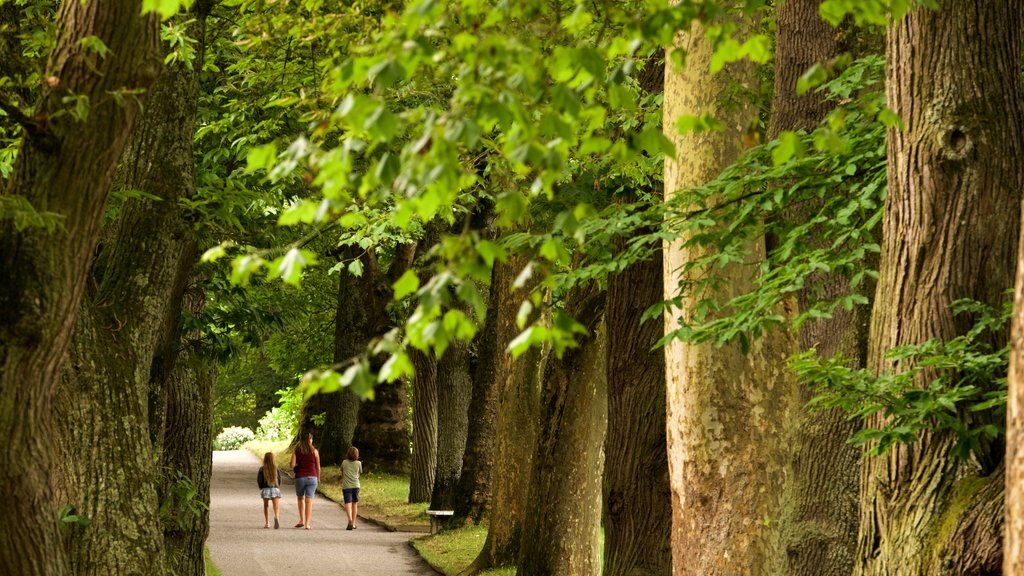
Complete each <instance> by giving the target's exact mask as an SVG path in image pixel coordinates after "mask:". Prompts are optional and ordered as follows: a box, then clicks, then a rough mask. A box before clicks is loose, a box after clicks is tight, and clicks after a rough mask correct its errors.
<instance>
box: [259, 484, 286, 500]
mask: <svg viewBox="0 0 1024 576" xmlns="http://www.w3.org/2000/svg"><path fill="white" fill-rule="evenodd" d="M260 496H262V497H263V499H264V500H273V499H274V498H280V497H281V489H280V488H278V487H277V486H270V487H269V488H262V489H261V490H260Z"/></svg>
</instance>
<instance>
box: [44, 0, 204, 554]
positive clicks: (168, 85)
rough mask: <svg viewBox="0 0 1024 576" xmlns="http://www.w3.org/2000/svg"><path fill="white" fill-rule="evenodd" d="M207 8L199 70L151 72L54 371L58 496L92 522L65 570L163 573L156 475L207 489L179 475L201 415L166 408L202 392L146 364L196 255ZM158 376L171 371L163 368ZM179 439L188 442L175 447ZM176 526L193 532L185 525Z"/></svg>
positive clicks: (196, 19) (170, 327) (174, 317)
mask: <svg viewBox="0 0 1024 576" xmlns="http://www.w3.org/2000/svg"><path fill="white" fill-rule="evenodd" d="M208 9H209V4H208V3H206V2H203V3H199V4H198V5H197V6H196V11H195V12H194V13H193V14H192V16H193V17H192V18H191V22H192V25H191V29H190V30H189V32H190V33H191V34H195V36H196V37H197V38H198V40H197V41H195V47H196V51H197V55H198V59H197V61H196V62H192V61H185V62H178V63H175V64H173V65H172V66H170V67H169V69H168V70H167V71H165V72H164V73H163V74H161V76H160V79H159V80H158V81H157V83H156V84H155V85H154V86H153V88H152V90H151V96H152V97H151V98H150V100H149V101H148V105H147V107H146V110H145V111H144V113H143V114H142V115H141V117H140V118H139V119H138V121H137V122H136V123H135V126H134V128H133V132H132V135H131V138H130V139H129V143H128V146H127V147H126V148H125V154H124V157H123V158H122V160H121V163H120V165H119V167H118V172H117V179H116V180H117V182H116V186H117V191H116V193H117V194H118V195H120V194H125V195H128V196H129V199H128V200H127V201H125V202H124V203H123V204H122V205H121V206H120V207H119V208H120V209H119V214H118V218H117V221H116V222H115V223H113V225H114V226H115V227H116V232H114V233H113V234H112V240H111V241H110V242H108V243H106V245H102V246H101V248H102V250H101V251H100V255H99V257H98V258H97V259H96V264H95V269H94V278H95V281H96V284H97V286H96V288H95V289H94V290H89V293H88V294H87V296H86V297H85V298H84V299H83V302H82V311H81V313H80V319H79V321H78V323H77V325H76V327H75V332H74V336H73V339H72V343H71V350H70V354H69V356H70V359H71V364H70V366H69V367H68V369H67V371H66V373H65V374H64V382H63V384H62V388H61V392H60V403H59V410H58V415H59V417H60V423H61V428H62V430H61V431H62V433H63V434H62V435H61V439H62V440H63V442H64V454H65V459H64V461H65V466H66V467H67V468H69V469H68V470H67V475H66V479H65V484H64V486H65V487H66V488H67V494H66V495H65V496H66V497H67V501H68V502H70V503H72V504H73V505H74V506H75V507H76V510H77V512H76V513H77V514H78V515H80V516H83V517H86V518H88V519H89V522H90V526H89V529H87V530H78V529H76V530H72V531H71V533H70V537H69V538H68V542H69V548H70V558H71V565H72V567H73V569H74V570H75V572H78V573H82V574H89V573H91V574H112V573H141V574H149V573H158V572H160V571H162V570H163V568H164V550H163V537H164V535H163V531H162V530H161V508H162V506H161V502H160V500H159V499H158V496H159V494H160V493H161V492H164V491H163V490H162V482H163V477H164V476H165V475H166V476H168V477H169V478H170V479H169V480H168V483H170V484H173V483H175V482H179V481H180V480H181V478H182V477H185V478H189V482H191V483H192V484H193V485H195V484H196V483H197V482H196V481H198V484H199V485H202V484H204V483H206V482H208V478H201V477H195V480H193V479H192V478H193V476H192V475H188V476H181V475H184V474H187V473H189V472H192V471H193V470H192V469H193V468H194V467H193V466H191V465H190V464H191V459H192V458H193V457H194V456H193V454H194V453H195V452H197V451H202V450H204V449H205V448H206V447H207V441H208V434H209V416H208V414H209V412H208V411H209V406H208V405H205V404H202V403H199V404H196V405H195V407H194V409H195V414H196V415H197V417H195V418H192V417H191V414H190V410H189V407H188V406H187V405H186V406H180V405H177V404H171V405H168V400H171V401H173V400H176V399H179V398H180V397H182V396H184V397H198V398H204V397H208V391H206V390H188V389H187V388H184V386H187V385H194V386H198V384H197V383H194V382H186V381H182V380H176V381H171V382H170V383H169V384H171V387H170V388H167V387H165V382H164V380H163V379H162V378H160V379H154V378H152V376H153V374H154V362H155V361H157V360H158V359H163V358H167V356H166V355H165V354H164V353H163V350H161V347H160V345H161V343H162V342H164V341H169V342H171V343H172V345H176V344H177V340H178V339H177V338H174V337H169V336H168V335H173V334H176V332H177V330H176V328H175V327H176V326H177V324H178V322H179V317H180V316H181V313H182V296H183V294H184V288H185V285H186V283H187V282H188V279H189V278H190V277H191V275H192V268H193V265H194V263H195V261H196V256H197V249H196V239H195V237H194V236H193V228H192V223H191V222H190V220H189V215H188V214H187V213H186V211H185V210H184V209H183V207H182V205H181V202H182V200H184V199H186V198H188V197H190V196H192V195H193V194H194V192H195V189H196V179H195V166H194V162H195V161H194V156H193V148H192V141H193V138H194V136H195V114H196V107H197V104H198V91H199V81H198V74H199V69H198V64H199V63H200V62H202V52H203V45H204V44H203V36H204V29H205V28H204V25H205V18H206V14H207V11H208ZM140 192H141V194H139V193H140ZM132 195H138V196H141V197H137V198H132V197H131V196H132ZM171 359H173V357H172V358H171ZM162 368H163V370H165V371H168V372H170V371H171V370H173V364H171V365H166V366H163V367H162ZM168 394H170V395H168ZM168 410H170V415H171V416H172V417H174V421H175V424H176V426H177V429H176V430H175V433H174V434H173V435H172V439H173V440H175V441H174V442H172V444H171V446H170V448H171V450H172V452H171V454H170V455H171V458H170V461H169V462H168V464H182V465H183V466H184V469H183V470H164V469H163V467H162V466H161V464H160V463H159V462H160V461H161V458H162V456H163V455H164V448H165V447H164V437H165V424H166V418H167V416H168ZM186 440H189V441H191V443H186V444H184V445H182V444H181V443H180V442H184V441H186ZM126 446H131V447H132V449H131V450H129V451H126V450H125V447H126ZM112 463H116V467H117V472H116V474H113V475H114V478H115V479H114V481H112V482H110V483H106V482H96V480H95V479H96V478H98V477H104V476H110V475H111V474H112V472H111V470H110V466H111V464H112ZM198 470H199V471H201V470H202V468H201V466H200V468H199V469H198ZM125 492H127V493H130V494H132V495H133V497H132V498H126V497H125ZM163 496H165V497H166V498H176V497H177V495H176V494H174V493H173V492H167V493H164V494H163ZM196 496H197V497H198V499H199V500H200V501H202V500H203V499H204V498H205V494H197V495H196ZM164 508H165V507H164ZM175 521H176V522H177V523H179V524H181V525H183V526H192V525H193V523H194V519H192V518H187V517H181V518H177V517H176V518H175ZM182 531H183V532H184V531H186V530H184V529H183V530H182ZM204 534H205V528H203V530H201V531H200V535H201V536H202V535H204ZM101 551H102V552H101Z"/></svg>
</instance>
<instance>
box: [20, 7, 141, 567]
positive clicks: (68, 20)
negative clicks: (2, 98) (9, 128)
mask: <svg viewBox="0 0 1024 576" xmlns="http://www.w3.org/2000/svg"><path fill="white" fill-rule="evenodd" d="M140 13H141V9H140V5H139V3H138V2H104V1H100V0H96V1H93V2H87V3H82V2H77V1H74V0H68V1H67V2H64V3H63V5H62V6H61V8H60V11H59V13H58V16H57V23H56V29H57V40H56V45H55V47H54V50H53V52H52V54H51V56H50V59H49V63H48V65H47V72H46V74H45V75H44V77H45V78H46V79H47V80H46V86H45V87H44V91H43V97H42V99H41V102H40V104H39V106H38V108H37V110H36V114H34V117H35V118H36V119H37V120H36V123H35V124H34V125H28V126H27V131H26V133H25V139H24V141H23V144H22V147H21V149H20V151H19V154H18V159H17V160H16V163H15V167H14V171H13V173H12V174H11V178H10V180H9V181H8V186H7V189H6V190H5V191H4V194H6V195H8V196H14V195H18V196H22V197H24V198H26V199H27V200H28V201H29V202H30V203H32V205H33V206H34V207H35V208H36V209H37V210H46V211H50V212H56V213H58V214H61V215H62V216H63V217H64V219H63V227H62V228H61V229H59V230H55V231H53V232H49V231H47V230H45V229H40V228H29V229H25V230H21V231H18V230H15V228H14V226H13V223H12V222H10V221H9V220H5V221H3V222H2V223H0V262H2V265H0V267H2V268H3V269H4V270H5V271H6V272H5V278H6V279H7V280H6V281H5V282H4V283H3V285H2V286H0V358H2V359H3V360H2V364H0V437H2V438H5V439H7V441H6V442H5V443H4V447H3V448H2V449H0V470H2V472H0V480H2V482H3V485H4V486H6V487H7V489H8V490H10V492H11V493H12V494H17V495H18V496H17V497H16V498H12V499H11V502H10V506H9V510H8V519H7V521H5V522H3V523H0V571H3V572H5V573H9V574H24V575H30V574H49V575H59V574H66V573H67V571H68V556H67V554H66V553H65V552H64V550H63V547H62V545H61V542H60V540H61V538H60V533H59V523H58V521H57V508H58V506H59V504H61V502H58V501H56V500H55V495H54V492H53V489H52V488H51V475H52V474H53V473H54V470H55V468H54V450H53V448H52V446H51V445H50V443H49V442H50V439H51V438H52V437H53V436H54V434H53V426H54V423H53V405H54V402H55V395H56V392H57V388H58V386H59V382H60V377H61V366H62V359H63V357H64V355H65V353H66V352H67V349H68V344H69V342H70V339H71V333H72V330H73V328H74V325H75V321H76V319H77V318H78V313H79V307H80V304H81V299H82V295H83V293H84V291H85V286H86V279H87V276H88V269H89V263H90V261H91V254H92V250H93V247H94V244H95V241H96V237H97V235H98V233H99V226H100V221H101V218H102V215H103V208H104V206H105V204H106V200H107V196H108V194H109V191H110V184H111V179H112V177H113V173H114V168H115V166H116V164H117V160H118V158H119V157H120V155H121V151H122V149H123V147H124V145H125V143H126V141H127V139H128V134H129V132H130V131H131V128H132V124H133V123H134V122H135V117H136V115H137V113H138V111H139V106H138V104H137V103H136V102H135V101H134V99H133V98H132V97H127V98H126V100H125V103H124V104H123V105H120V104H118V103H117V102H116V101H115V100H114V99H113V97H112V96H110V93H111V92H114V91H118V90H122V89H145V88H148V86H149V85H150V84H151V83H152V82H153V81H154V80H155V78H156V76H157V74H158V72H159V67H160V51H159V49H158V41H159V22H158V19H157V17H156V16H155V15H147V16H140ZM89 36H96V37H97V38H99V39H100V40H101V41H103V43H104V44H105V45H106V46H107V47H108V48H109V49H110V51H111V53H110V54H108V55H107V56H106V58H100V57H98V56H97V55H95V54H93V53H90V52H88V51H87V50H86V49H85V48H84V47H83V45H82V43H81V40H82V39H83V38H86V37H89ZM70 94H77V95H79V96H80V97H87V98H88V99H89V102H90V110H89V113H88V115H87V116H86V117H85V118H84V119H83V120H81V121H76V120H74V119H73V118H72V116H71V115H70V114H68V113H66V112H65V113H64V114H63V115H62V114H60V112H61V111H62V110H64V109H65V107H66V105H65V104H64V103H62V98H63V97H65V96H68V95H70Z"/></svg>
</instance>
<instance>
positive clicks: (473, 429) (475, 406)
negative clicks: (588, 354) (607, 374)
mask: <svg viewBox="0 0 1024 576" xmlns="http://www.w3.org/2000/svg"><path fill="white" fill-rule="evenodd" d="M498 302H499V298H498V290H496V289H495V285H494V270H493V269H492V271H491V287H490V296H489V297H488V302H487V317H486V318H485V319H484V325H483V328H482V329H481V330H480V334H479V336H478V338H477V340H476V343H475V350H476V355H475V360H474V362H473V367H472V370H471V372H472V374H473V399H472V401H471V402H470V404H469V415H470V418H469V434H468V437H467V439H466V451H465V456H463V458H462V476H461V477H460V478H459V485H458V488H456V493H455V507H454V511H455V515H454V516H453V517H452V522H451V523H452V525H453V526H460V525H463V524H465V523H467V522H473V523H474V524H478V523H480V521H481V520H482V519H483V517H484V514H486V513H487V509H488V508H489V506H490V502H491V470H492V468H493V467H494V458H495V455H494V447H495V425H496V422H497V403H498V388H497V379H496V375H497V374H496V370H497V362H498V356H499V354H501V353H502V351H500V350H498V325H497V322H496V321H495V316H496V315H497V307H498Z"/></svg>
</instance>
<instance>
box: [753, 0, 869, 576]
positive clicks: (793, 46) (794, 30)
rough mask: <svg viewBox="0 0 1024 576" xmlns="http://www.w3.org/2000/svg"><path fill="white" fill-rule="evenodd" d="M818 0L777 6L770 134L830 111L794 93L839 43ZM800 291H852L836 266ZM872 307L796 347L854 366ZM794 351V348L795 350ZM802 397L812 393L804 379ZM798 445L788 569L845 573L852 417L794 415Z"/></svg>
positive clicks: (838, 315) (852, 545) (853, 527)
mask: <svg viewBox="0 0 1024 576" xmlns="http://www.w3.org/2000/svg"><path fill="white" fill-rule="evenodd" d="M819 4H820V2H819V1H818V0H786V1H785V2H782V3H781V4H779V5H777V6H776V9H775V24H776V38H775V89H774V96H773V99H772V115H771V121H770V123H769V126H768V139H769V140H772V139H775V138H778V136H779V134H780V133H782V132H783V131H786V130H794V131H798V130H802V131H806V132H811V131H813V130H814V129H815V128H816V127H817V126H818V124H819V123H820V122H821V121H822V120H823V119H824V118H825V115H826V114H827V113H828V112H829V111H830V109H831V107H832V104H831V103H829V102H828V101H827V100H826V99H825V97H824V95H823V94H822V93H820V92H817V91H810V92H807V93H805V94H803V95H801V96H798V95H797V94H796V85H797V81H798V80H799V78H800V77H801V76H802V75H803V74H804V72H806V71H807V69H808V68H810V67H811V66H812V65H814V64H816V63H820V64H823V65H825V64H828V63H829V62H830V61H831V60H832V59H833V58H835V57H836V56H839V55H840V54H841V53H842V52H843V51H844V46H843V40H842V38H843V34H842V32H841V31H840V30H839V29H836V28H833V27H832V26H831V25H829V24H828V23H827V22H825V21H824V20H822V19H821V17H820V16H819V14H818V7H819ZM813 208H814V207H813V206H809V207H805V206H797V207H795V208H794V209H792V210H790V216H791V218H792V219H793V220H794V221H797V222H805V221H807V219H808V218H809V217H810V215H811V214H812V210H813ZM806 284H807V286H808V288H806V289H804V290H803V291H801V292H800V293H799V294H798V302H799V304H798V305H799V307H800V309H806V308H807V307H808V306H809V305H810V304H811V301H812V299H813V298H814V291H813V289H812V288H810V287H812V286H813V287H814V288H815V289H818V290H821V292H822V296H823V297H825V298H837V297H839V296H842V295H845V294H849V293H850V288H849V283H848V282H847V280H846V278H845V277H843V276H842V275H840V274H827V273H818V274H815V275H814V276H813V277H812V278H810V279H809V280H808V281H807V282H806ZM869 315H870V307H868V306H861V307H858V308H856V309H854V310H853V311H847V310H846V309H844V308H839V309H837V310H836V311H835V312H834V313H833V315H832V318H829V319H815V320H811V321H809V322H807V323H805V324H804V325H803V326H802V327H801V329H800V334H799V336H800V337H799V343H798V345H799V349H800V350H811V349H813V350H816V351H817V353H818V355H819V356H821V357H823V358H831V357H833V356H836V355H837V354H841V355H842V356H843V357H844V358H846V359H847V360H848V362H849V364H850V365H851V366H852V367H858V368H859V367H863V366H864V360H865V352H866V347H867V324H868V317H869ZM794 352H796V350H794ZM800 394H801V402H802V403H805V402H807V401H809V400H810V399H811V398H812V397H813V396H814V394H813V393H812V392H811V391H810V390H809V389H807V388H806V387H801V389H800ZM798 417H799V418H800V425H799V430H800V432H799V437H798V439H797V446H798V451H797V454H796V460H795V461H794V462H793V478H792V484H790V485H789V489H790V490H791V492H790V496H789V498H790V501H791V502H792V507H791V508H790V509H789V517H788V518H786V519H785V523H786V526H787V528H786V533H787V535H786V551H787V560H788V567H787V570H786V573H787V574H791V575H793V576H847V575H848V574H850V572H851V570H852V569H853V562H854V555H855V553H856V548H857V490H858V485H857V482H858V470H859V462H860V452H859V450H858V449H857V448H856V447H854V446H852V445H851V444H850V443H849V442H848V440H849V439H850V437H851V436H852V435H853V434H854V433H855V432H856V429H857V425H856V423H855V421H853V420H851V419H850V418H849V417H848V415H847V414H846V412H844V411H843V410H840V409H838V408H837V409H832V410H827V411H820V412H814V413H810V414H808V413H807V412H806V411H801V412H800V414H799V416H798Z"/></svg>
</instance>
